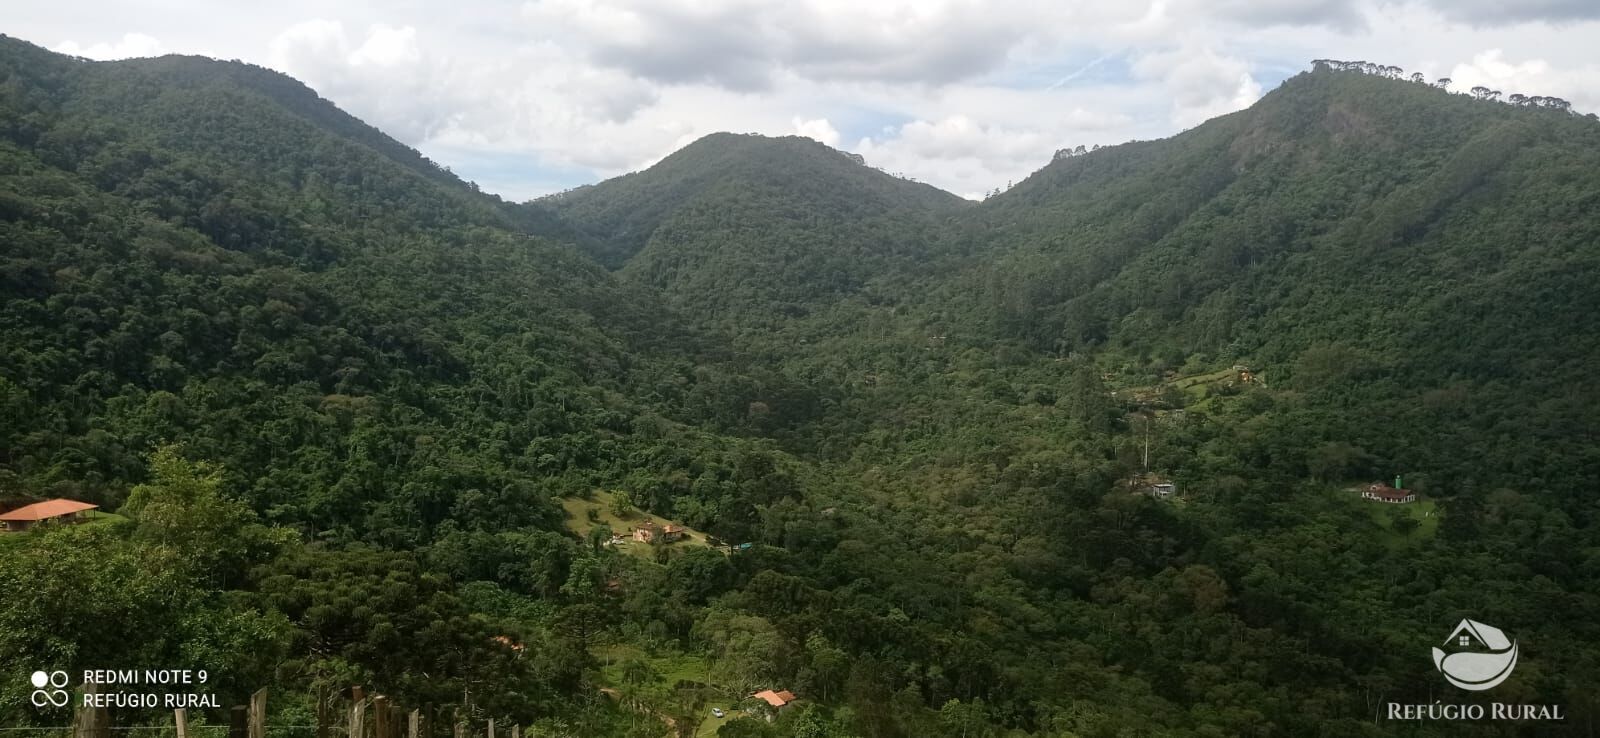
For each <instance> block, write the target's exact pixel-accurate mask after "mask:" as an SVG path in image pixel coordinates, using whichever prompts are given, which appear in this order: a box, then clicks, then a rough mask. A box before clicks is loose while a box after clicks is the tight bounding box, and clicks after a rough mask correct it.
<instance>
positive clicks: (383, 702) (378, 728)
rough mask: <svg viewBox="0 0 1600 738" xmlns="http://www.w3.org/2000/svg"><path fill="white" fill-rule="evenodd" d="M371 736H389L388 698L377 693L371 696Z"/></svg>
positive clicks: (386, 737) (374, 737) (380, 737)
mask: <svg viewBox="0 0 1600 738" xmlns="http://www.w3.org/2000/svg"><path fill="white" fill-rule="evenodd" d="M372 735H373V738H389V698H388V697H385V696H383V695H381V694H380V695H378V696H376V697H373V698H372Z"/></svg>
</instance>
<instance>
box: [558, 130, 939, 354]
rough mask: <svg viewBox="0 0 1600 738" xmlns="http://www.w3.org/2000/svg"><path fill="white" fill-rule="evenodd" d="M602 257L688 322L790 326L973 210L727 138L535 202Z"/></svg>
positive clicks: (915, 188) (933, 192) (806, 148)
mask: <svg viewBox="0 0 1600 738" xmlns="http://www.w3.org/2000/svg"><path fill="white" fill-rule="evenodd" d="M536 204H537V205H544V206H547V207H549V208H550V209H551V210H553V211H554V212H555V213H557V214H558V215H559V216H560V217H561V218H562V219H564V220H565V221H567V222H569V223H571V224H573V225H574V226H575V227H576V228H577V229H578V230H579V231H581V232H582V233H584V234H586V235H588V236H590V237H592V238H593V242H592V243H593V244H594V245H592V246H590V248H591V249H593V251H592V253H594V256H595V258H597V259H598V260H599V261H600V262H601V263H603V264H605V265H607V266H610V267H612V268H617V269H620V270H621V273H622V274H623V275H624V276H625V277H627V278H629V279H632V280H635V281H638V282H640V283H643V284H647V285H650V286H652V287H656V288H660V289H661V290H662V291H663V293H664V294H665V295H666V296H667V298H668V299H669V300H671V301H672V302H673V303H674V304H677V305H680V306H682V307H683V308H684V309H685V310H686V311H687V313H688V314H689V315H693V316H699V317H702V318H707V319H713V320H718V321H722V322H731V323H739V324H744V323H748V322H750V321H754V322H763V321H765V320H768V319H769V318H781V317H783V316H789V317H793V316H795V315H801V314H805V313H807V312H809V311H810V310H812V309H813V308H814V307H817V306H818V305H819V304H826V303H827V302H829V301H831V300H833V299H836V298H837V297H839V296H841V295H845V294H850V293H853V292H854V291H856V290H859V289H860V288H861V286H862V285H863V284H865V283H866V282H867V281H869V280H871V279H874V278H875V277H877V276H880V275H885V274H894V273H895V272H896V271H898V270H902V269H905V268H907V267H908V266H910V265H911V264H912V263H914V262H915V261H916V260H917V259H918V258H919V257H921V256H923V255H925V254H926V253H927V251H928V248H929V246H930V244H932V243H933V242H934V237H933V236H932V234H931V229H932V228H933V227H934V226H935V224H937V223H938V222H940V220H941V219H943V218H946V217H949V216H950V215H953V214H955V213H958V212H960V211H961V210H963V209H964V208H965V207H966V206H967V205H968V203H967V202H966V201H965V200H962V199H960V198H958V197H956V196H954V195H951V194H949V193H947V192H944V191H942V190H939V189H937V188H934V187H931V186H929V185H925V184H919V183H915V182H910V181H906V180H902V179H899V178H896V177H893V176H890V175H888V174H884V173H883V172H880V171H878V170H876V169H873V168H871V167H868V166H866V165H864V164H863V163H861V162H860V161H858V160H857V159H856V158H853V157H851V156H850V155H849V154H846V153H845V152H841V151H838V150H836V149H833V148H830V147H828V146H825V145H823V144H820V143H817V142H815V141H812V140H810V139H807V138H800V137H794V136H789V137H783V138H776V139H773V138H766V137H762V136H754V135H736V134H731V133H719V134H713V135H710V136H707V137H705V138H702V139H700V140H699V141H696V142H694V143H692V144H690V145H688V146H686V147H684V148H683V149H681V150H679V151H677V152H675V153H674V154H672V155H671V156H668V157H667V158H666V159H663V160H662V161H661V162H660V163H658V164H656V165H655V166H653V167H650V168H649V169H647V170H645V171H642V172H637V173H634V174H629V175H626V176H623V177H618V178H616V179H611V180H607V181H605V182H601V183H600V184H597V185H593V186H590V187H583V188H579V189H577V190H574V191H572V192H568V193H565V194H563V195H560V196H558V197H553V198H547V199H545V200H542V201H540V202H539V203H536Z"/></svg>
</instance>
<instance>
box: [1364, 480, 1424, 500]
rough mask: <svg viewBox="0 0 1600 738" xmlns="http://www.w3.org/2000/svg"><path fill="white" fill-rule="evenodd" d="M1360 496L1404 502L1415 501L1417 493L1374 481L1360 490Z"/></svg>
mask: <svg viewBox="0 0 1600 738" xmlns="http://www.w3.org/2000/svg"><path fill="white" fill-rule="evenodd" d="M1361 496H1362V497H1364V498H1366V499H1369V500H1376V501H1378V502H1389V503H1394V504H1404V503H1407V502H1416V501H1417V493H1415V492H1412V491H1411V490H1409V489H1397V488H1394V487H1390V486H1389V485H1387V484H1384V483H1382V482H1374V483H1372V484H1369V485H1367V487H1366V489H1364V490H1362V491H1361Z"/></svg>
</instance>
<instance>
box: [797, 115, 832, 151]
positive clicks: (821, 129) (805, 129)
mask: <svg viewBox="0 0 1600 738" xmlns="http://www.w3.org/2000/svg"><path fill="white" fill-rule="evenodd" d="M794 132H795V134H796V135H800V136H805V137H806V138H809V139H812V140H815V141H821V142H822V143H825V144H827V145H829V146H838V145H839V131H837V130H835V129H834V127H833V124H832V123H829V122H828V119H827V118H817V119H816V120H801V119H800V116H798V115H797V116H795V117H794Z"/></svg>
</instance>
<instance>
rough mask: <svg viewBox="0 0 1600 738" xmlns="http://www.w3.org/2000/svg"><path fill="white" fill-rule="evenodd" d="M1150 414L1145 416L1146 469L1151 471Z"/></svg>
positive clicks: (1147, 471) (1148, 471) (1146, 471)
mask: <svg viewBox="0 0 1600 738" xmlns="http://www.w3.org/2000/svg"><path fill="white" fill-rule="evenodd" d="M1151 422H1152V419H1151V417H1150V416H1149V415H1146V416H1144V471H1145V473H1146V474H1148V473H1150V423H1151Z"/></svg>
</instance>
